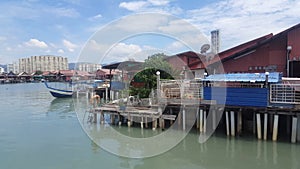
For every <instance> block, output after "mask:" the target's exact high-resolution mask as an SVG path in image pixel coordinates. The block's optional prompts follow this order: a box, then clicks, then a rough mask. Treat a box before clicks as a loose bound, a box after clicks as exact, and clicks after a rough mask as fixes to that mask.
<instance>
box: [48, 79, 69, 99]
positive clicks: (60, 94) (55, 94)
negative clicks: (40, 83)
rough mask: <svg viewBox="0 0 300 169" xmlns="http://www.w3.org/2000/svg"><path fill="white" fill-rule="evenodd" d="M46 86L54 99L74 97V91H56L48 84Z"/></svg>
mask: <svg viewBox="0 0 300 169" xmlns="http://www.w3.org/2000/svg"><path fill="white" fill-rule="evenodd" d="M45 85H46V87H47V88H48V90H49V92H50V93H51V95H52V96H53V97H57V98H66V97H72V96H73V91H72V90H62V89H55V88H52V87H49V86H48V84H47V83H45Z"/></svg>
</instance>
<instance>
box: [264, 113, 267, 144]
mask: <svg viewBox="0 0 300 169" xmlns="http://www.w3.org/2000/svg"><path fill="white" fill-rule="evenodd" d="M267 134H268V113H265V116H264V140H267V136H268V135H267Z"/></svg>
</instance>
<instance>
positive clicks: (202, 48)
mask: <svg viewBox="0 0 300 169" xmlns="http://www.w3.org/2000/svg"><path fill="white" fill-rule="evenodd" d="M209 48H210V45H209V44H204V45H202V47H201V53H206V51H208V49H209Z"/></svg>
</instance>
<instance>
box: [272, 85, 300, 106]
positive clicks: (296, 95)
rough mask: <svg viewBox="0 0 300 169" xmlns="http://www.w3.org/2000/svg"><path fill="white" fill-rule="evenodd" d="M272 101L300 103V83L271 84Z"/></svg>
mask: <svg viewBox="0 0 300 169" xmlns="http://www.w3.org/2000/svg"><path fill="white" fill-rule="evenodd" d="M270 102H271V103H280V104H300V84H271V85H270Z"/></svg>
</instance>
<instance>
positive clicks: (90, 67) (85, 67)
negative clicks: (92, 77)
mask: <svg viewBox="0 0 300 169" xmlns="http://www.w3.org/2000/svg"><path fill="white" fill-rule="evenodd" d="M75 69H76V70H79V71H85V72H96V71H97V70H99V69H101V65H100V64H95V63H77V64H76V66H75Z"/></svg>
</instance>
